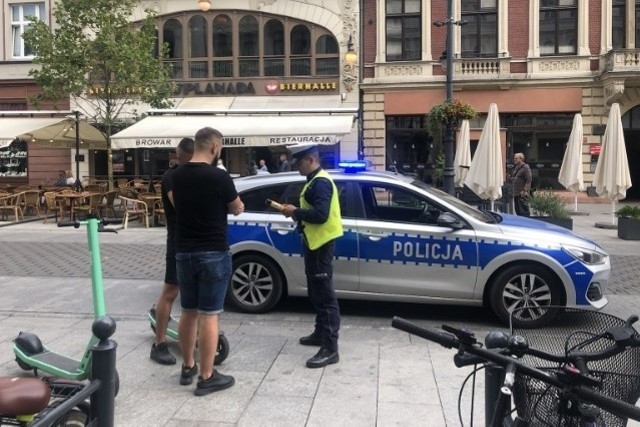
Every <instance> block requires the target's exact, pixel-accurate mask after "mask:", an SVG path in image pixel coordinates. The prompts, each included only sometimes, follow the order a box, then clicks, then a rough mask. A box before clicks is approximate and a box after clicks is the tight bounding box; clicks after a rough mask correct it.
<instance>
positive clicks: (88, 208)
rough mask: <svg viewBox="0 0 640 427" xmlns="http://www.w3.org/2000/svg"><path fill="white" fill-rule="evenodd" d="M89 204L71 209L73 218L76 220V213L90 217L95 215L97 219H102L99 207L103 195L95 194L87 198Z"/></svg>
mask: <svg viewBox="0 0 640 427" xmlns="http://www.w3.org/2000/svg"><path fill="white" fill-rule="evenodd" d="M86 200H87V202H86V203H84V204H82V205H78V206H73V207H72V208H71V216H73V218H74V219H75V217H76V213H84V214H85V215H90V214H92V213H94V214H95V215H96V216H97V217H100V212H99V210H98V205H100V202H101V201H102V193H93V194H90V195H88V196H87V197H86Z"/></svg>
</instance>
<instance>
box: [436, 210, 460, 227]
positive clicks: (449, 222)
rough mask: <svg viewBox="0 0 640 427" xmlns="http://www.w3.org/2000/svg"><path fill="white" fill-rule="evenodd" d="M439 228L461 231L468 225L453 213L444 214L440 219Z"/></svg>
mask: <svg viewBox="0 0 640 427" xmlns="http://www.w3.org/2000/svg"><path fill="white" fill-rule="evenodd" d="M438 226H439V227H448V228H453V229H454V230H460V229H461V228H465V227H466V224H465V223H464V222H462V221H460V220H459V219H458V218H457V217H456V216H455V215H453V214H452V213H451V212H443V213H441V214H440V216H439V217H438Z"/></svg>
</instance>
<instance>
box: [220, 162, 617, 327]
mask: <svg viewBox="0 0 640 427" xmlns="http://www.w3.org/2000/svg"><path fill="white" fill-rule="evenodd" d="M347 166H349V167H348V168H347V169H343V170H331V171H329V173H330V174H331V176H332V177H333V179H334V181H335V184H336V187H337V189H338V192H339V200H340V208H341V210H342V221H343V227H344V236H343V237H341V238H339V239H338V240H337V241H336V254H335V256H336V258H335V260H334V275H333V278H334V284H335V288H336V293H337V295H338V298H343V299H361V300H375V301H402V302H422V303H430V304H456V305H473V306H487V307H490V308H491V309H492V310H493V311H494V312H495V314H496V315H497V316H498V317H499V318H500V319H501V320H503V321H504V322H508V319H509V313H510V312H511V311H512V310H513V309H516V308H523V307H528V308H529V309H528V310H522V311H519V312H518V313H520V315H519V316H518V318H517V319H514V322H515V323H516V324H517V325H518V326H522V327H536V326H540V325H543V324H545V323H546V322H548V321H549V320H550V319H549V318H548V316H552V315H553V311H551V310H540V309H539V308H540V307H546V306H550V305H567V306H580V307H592V308H595V309H600V308H602V307H604V306H605V305H606V304H607V299H606V298H605V297H604V294H605V291H606V287H607V281H608V278H609V273H610V269H611V266H610V260H609V256H608V255H607V254H606V253H605V251H604V250H603V249H602V248H601V247H600V246H598V245H597V244H596V243H594V242H593V241H590V240H588V239H585V238H582V237H579V236H577V235H575V234H573V233H572V232H570V231H569V230H566V229H564V228H560V227H557V226H554V225H551V224H547V223H544V222H541V221H537V220H534V219H530V218H524V217H518V216H515V215H507V214H498V213H494V212H487V211H481V210H478V209H476V208H474V207H471V206H469V205H467V204H465V203H464V202H462V201H461V200H459V199H457V198H456V197H453V196H451V195H449V194H447V193H444V192H442V191H440V190H437V189H435V188H432V187H430V186H428V185H426V184H424V183H422V182H421V181H417V180H415V179H413V178H411V177H408V176H404V175H401V174H397V173H393V172H381V171H375V172H374V171H365V170H360V169H362V168H364V164H362V165H360V164H357V165H355V166H353V164H349V165H347ZM305 180H306V178H305V177H303V176H301V175H300V174H299V173H297V172H291V173H278V174H273V175H263V176H250V177H245V178H238V179H236V180H234V182H235V184H236V189H237V190H238V192H239V194H240V197H241V199H242V201H243V202H244V204H245V211H244V213H243V214H241V215H239V216H229V240H230V244H231V252H232V254H233V273H232V279H231V282H230V285H229V291H228V302H229V303H230V304H231V305H232V306H234V307H235V308H237V309H239V310H241V311H244V312H250V313H263V312H267V311H269V310H270V309H271V308H273V306H274V305H275V304H276V303H277V302H278V301H279V300H280V299H281V298H283V297H285V296H286V295H291V296H306V295H307V289H306V278H305V274H304V262H303V259H302V257H301V241H300V235H299V233H298V232H297V231H296V225H295V223H294V221H293V220H291V219H289V218H285V217H284V216H283V215H281V214H280V213H279V212H277V211H276V210H274V209H273V208H271V207H268V206H267V205H266V204H265V200H266V199H271V200H275V201H277V202H281V203H290V204H295V205H298V197H299V194H300V191H301V190H302V187H303V186H304V184H305Z"/></svg>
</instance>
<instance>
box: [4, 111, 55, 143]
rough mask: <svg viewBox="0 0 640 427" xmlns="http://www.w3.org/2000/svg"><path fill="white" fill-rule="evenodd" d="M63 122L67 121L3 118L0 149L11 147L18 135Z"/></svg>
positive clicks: (48, 118)
mask: <svg viewBox="0 0 640 427" xmlns="http://www.w3.org/2000/svg"><path fill="white" fill-rule="evenodd" d="M63 121H65V119H64V118H60V117H59V118H51V117H2V118H0V148H3V147H7V146H9V144H11V143H12V142H13V141H14V140H15V139H16V138H17V137H18V135H22V134H24V133H27V132H31V131H34V130H36V129H41V128H43V127H46V126H51V125H55V124H57V123H60V122H63Z"/></svg>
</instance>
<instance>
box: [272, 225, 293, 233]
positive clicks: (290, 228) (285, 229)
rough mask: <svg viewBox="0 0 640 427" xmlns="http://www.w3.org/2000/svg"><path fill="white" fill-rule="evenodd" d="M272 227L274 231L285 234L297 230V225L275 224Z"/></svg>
mask: <svg viewBox="0 0 640 427" xmlns="http://www.w3.org/2000/svg"><path fill="white" fill-rule="evenodd" d="M271 229H272V230H273V231H277V232H281V234H285V233H291V232H293V231H295V230H296V227H295V226H278V225H275V226H272V227H271Z"/></svg>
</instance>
